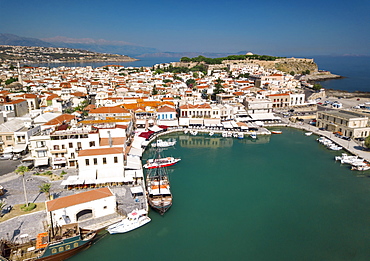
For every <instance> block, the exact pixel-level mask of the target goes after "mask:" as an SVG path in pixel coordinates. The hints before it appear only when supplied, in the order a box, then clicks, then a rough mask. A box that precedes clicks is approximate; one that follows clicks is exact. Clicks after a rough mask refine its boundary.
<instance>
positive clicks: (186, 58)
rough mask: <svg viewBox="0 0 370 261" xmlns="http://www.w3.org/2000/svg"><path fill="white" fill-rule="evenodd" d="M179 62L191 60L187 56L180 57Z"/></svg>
mask: <svg viewBox="0 0 370 261" xmlns="http://www.w3.org/2000/svg"><path fill="white" fill-rule="evenodd" d="M180 62H185V63H188V62H191V59H190V58H189V57H182V58H181V59H180Z"/></svg>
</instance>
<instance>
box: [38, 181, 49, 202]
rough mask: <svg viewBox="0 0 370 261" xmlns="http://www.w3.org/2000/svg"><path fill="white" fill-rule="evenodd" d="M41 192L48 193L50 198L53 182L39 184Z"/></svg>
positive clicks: (47, 196) (47, 195)
mask: <svg viewBox="0 0 370 261" xmlns="http://www.w3.org/2000/svg"><path fill="white" fill-rule="evenodd" d="M39 188H40V192H41V193H45V194H46V198H47V199H50V188H51V183H44V184H42V185H40V186H39Z"/></svg>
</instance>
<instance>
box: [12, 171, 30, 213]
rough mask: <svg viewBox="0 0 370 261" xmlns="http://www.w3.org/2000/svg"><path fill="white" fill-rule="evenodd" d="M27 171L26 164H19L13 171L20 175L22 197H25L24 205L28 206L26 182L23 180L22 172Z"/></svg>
mask: <svg viewBox="0 0 370 261" xmlns="http://www.w3.org/2000/svg"><path fill="white" fill-rule="evenodd" d="M27 171H29V169H28V167H27V166H19V167H18V168H17V169H16V170H15V173H18V174H19V175H21V176H22V181H23V191H24V198H25V199H26V207H28V199H27V192H26V183H25V182H24V174H25V173H26V172H27Z"/></svg>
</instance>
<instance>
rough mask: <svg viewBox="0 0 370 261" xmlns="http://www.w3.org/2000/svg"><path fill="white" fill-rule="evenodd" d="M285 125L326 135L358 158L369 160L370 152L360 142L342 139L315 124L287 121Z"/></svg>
mask: <svg viewBox="0 0 370 261" xmlns="http://www.w3.org/2000/svg"><path fill="white" fill-rule="evenodd" d="M285 126H286V127H291V128H296V129H301V130H304V131H308V132H312V133H314V134H316V135H318V136H323V137H326V138H328V139H330V140H332V141H333V142H334V143H336V144H337V145H339V146H341V147H342V148H343V150H345V151H346V152H349V153H351V154H353V155H356V156H358V157H360V158H363V159H364V160H366V161H367V162H370V152H369V151H366V150H365V148H364V147H363V146H362V144H360V143H357V142H355V141H354V140H344V139H341V138H339V137H337V136H335V135H334V134H333V133H332V132H330V131H326V130H320V129H319V128H317V127H315V126H311V125H309V124H301V123H287V124H286V125H285Z"/></svg>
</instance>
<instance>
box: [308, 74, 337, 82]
mask: <svg viewBox="0 0 370 261" xmlns="http://www.w3.org/2000/svg"><path fill="white" fill-rule="evenodd" d="M340 78H344V77H343V76H340V75H337V74H332V73H328V74H313V75H307V76H306V79H307V81H323V80H330V79H340Z"/></svg>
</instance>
